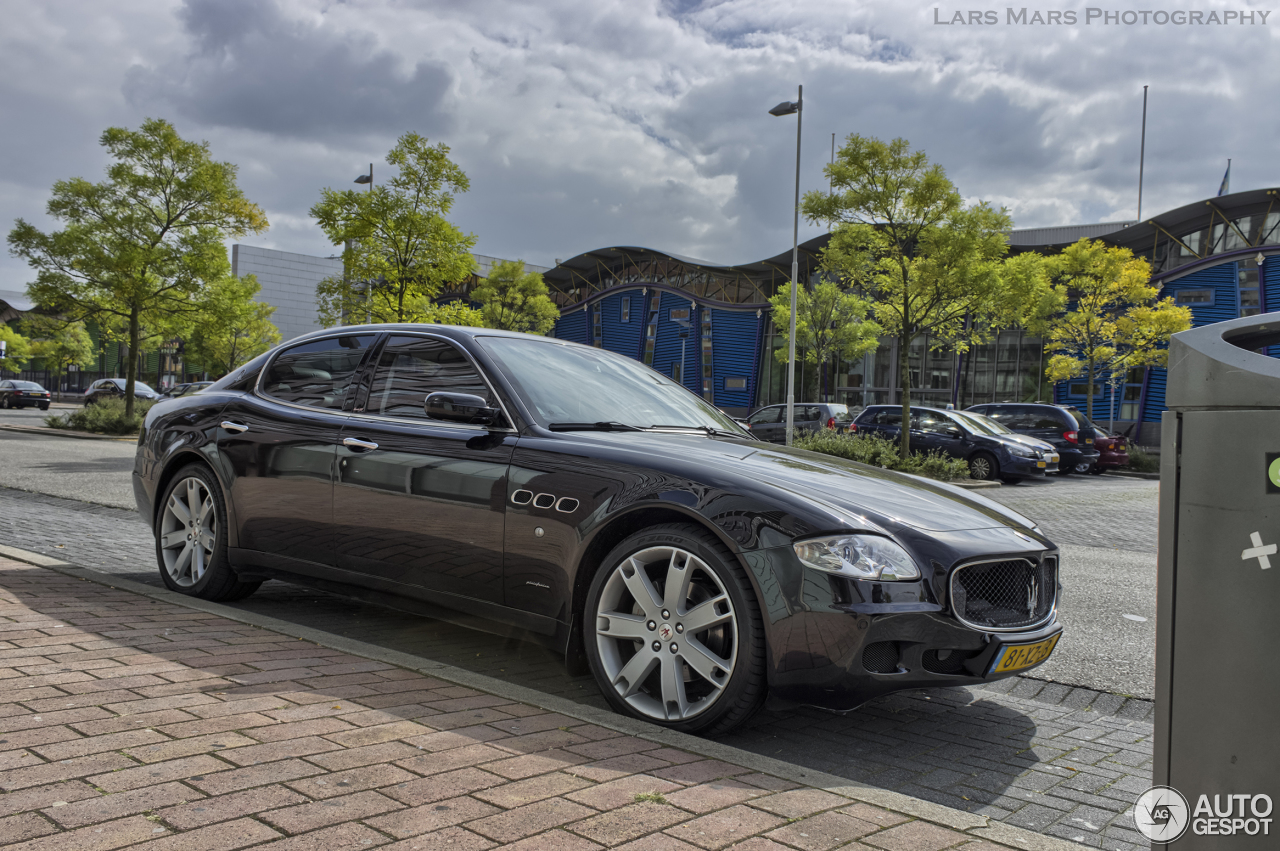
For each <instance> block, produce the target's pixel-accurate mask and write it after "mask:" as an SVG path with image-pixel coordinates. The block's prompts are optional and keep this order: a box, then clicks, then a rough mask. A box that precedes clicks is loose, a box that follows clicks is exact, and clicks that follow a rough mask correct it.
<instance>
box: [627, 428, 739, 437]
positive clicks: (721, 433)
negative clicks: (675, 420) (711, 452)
mask: <svg viewBox="0 0 1280 851" xmlns="http://www.w3.org/2000/svg"><path fill="white" fill-rule="evenodd" d="M649 428H651V429H660V430H663V431H697V432H701V433H702V434H706V435H710V436H711V437H742V435H741V434H738V433H737V432H732V431H725V430H724V429H719V428H712V427H711V426H704V425H651V426H649Z"/></svg>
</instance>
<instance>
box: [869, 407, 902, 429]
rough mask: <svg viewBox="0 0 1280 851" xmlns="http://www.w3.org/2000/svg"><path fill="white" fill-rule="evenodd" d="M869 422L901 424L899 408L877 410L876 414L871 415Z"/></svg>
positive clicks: (886, 424) (888, 424) (889, 424)
mask: <svg viewBox="0 0 1280 851" xmlns="http://www.w3.org/2000/svg"><path fill="white" fill-rule="evenodd" d="M871 422H873V423H875V424H876V425H884V426H896V425H901V424H902V411H901V409H899V410H896V411H892V410H887V411H877V412H876V415H875V416H874V417H872V419H871Z"/></svg>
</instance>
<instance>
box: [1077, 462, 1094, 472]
mask: <svg viewBox="0 0 1280 851" xmlns="http://www.w3.org/2000/svg"><path fill="white" fill-rule="evenodd" d="M1090 466H1091V465H1090V464H1089V462H1088V461H1080V462H1078V463H1077V464H1076V472H1077V473H1080V474H1081V475H1084V474H1085V473H1087V472H1089V467H1090Z"/></svg>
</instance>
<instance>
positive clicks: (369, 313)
mask: <svg viewBox="0 0 1280 851" xmlns="http://www.w3.org/2000/svg"><path fill="white" fill-rule="evenodd" d="M355 182H356V183H359V184H365V183H367V184H369V191H370V192H372V191H373V163H369V173H368V174H362V175H360V176H359V177H357V178H356V179H355ZM350 250H351V240H349V239H348V240H347V251H348V252H349V251H350ZM370 286H371V283H370V282H369V281H365V282H364V321H365V324H366V325H368V324H371V323H372V322H373V309H372V308H371V307H370V305H369V287H370Z"/></svg>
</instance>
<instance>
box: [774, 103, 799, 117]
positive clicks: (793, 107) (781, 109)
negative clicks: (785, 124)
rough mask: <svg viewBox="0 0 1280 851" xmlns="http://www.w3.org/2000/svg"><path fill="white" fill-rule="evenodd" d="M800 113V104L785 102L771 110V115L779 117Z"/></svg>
mask: <svg viewBox="0 0 1280 851" xmlns="http://www.w3.org/2000/svg"><path fill="white" fill-rule="evenodd" d="M799 111H800V104H799V103H798V102H797V103H793V102H792V101H789V100H784V101H783V102H782V103H780V104H778V105H777V106H775V107H774V108H773V109H771V110H769V114H770V115H779V116H781V115H794V114H795V113H797V112H799Z"/></svg>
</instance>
